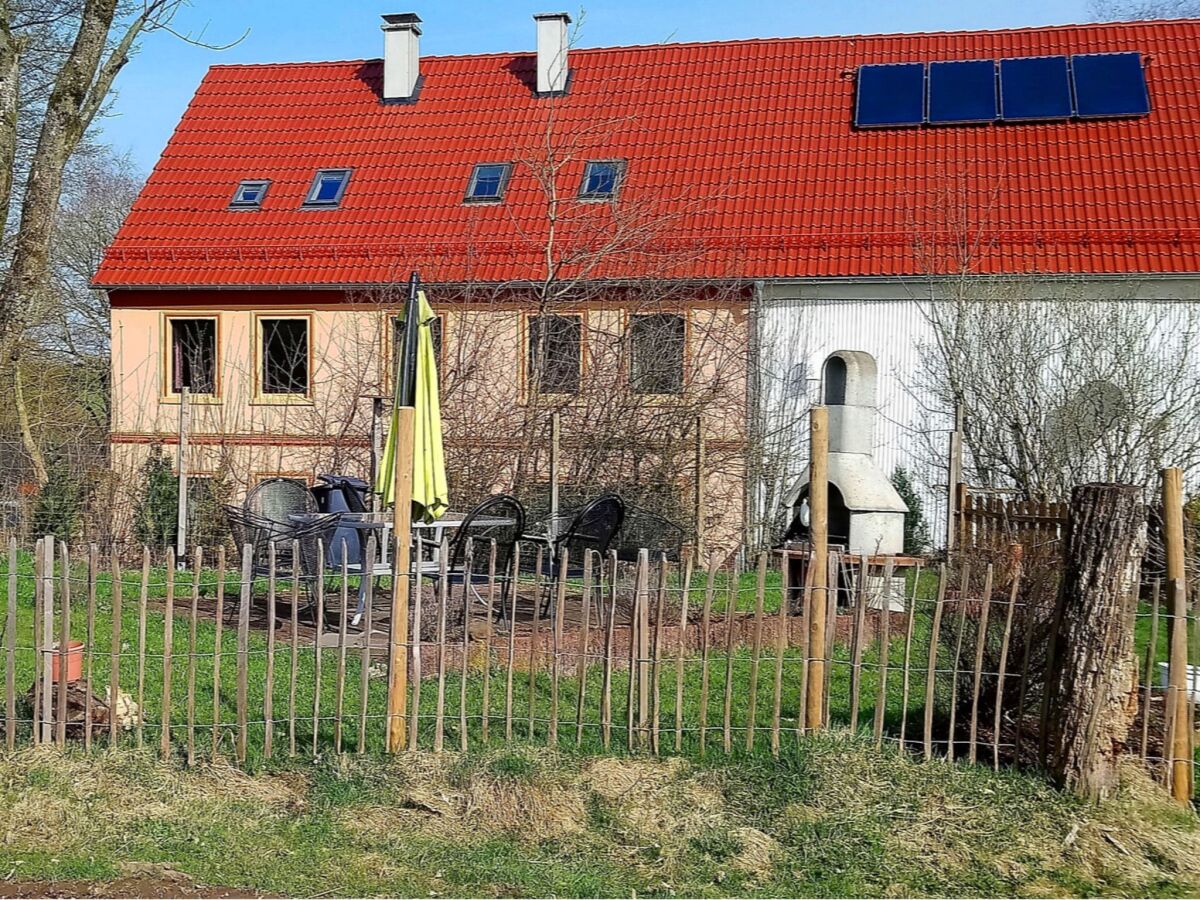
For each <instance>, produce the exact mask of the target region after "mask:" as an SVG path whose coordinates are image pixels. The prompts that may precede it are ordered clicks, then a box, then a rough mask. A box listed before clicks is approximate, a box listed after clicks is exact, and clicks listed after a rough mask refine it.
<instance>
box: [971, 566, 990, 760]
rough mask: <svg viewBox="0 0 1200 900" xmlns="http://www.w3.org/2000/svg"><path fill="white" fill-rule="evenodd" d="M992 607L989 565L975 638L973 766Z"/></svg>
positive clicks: (972, 720)
mask: <svg viewBox="0 0 1200 900" xmlns="http://www.w3.org/2000/svg"><path fill="white" fill-rule="evenodd" d="M991 605H992V564H991V563H988V567H987V572H986V573H985V575H984V578H983V605H982V606H981V608H980V610H979V625H978V629H977V631H976V638H975V672H974V677H973V679H972V682H971V747H970V750H969V754H970V761H971V763H972V764H974V763H975V760H976V751H977V743H978V737H979V688H980V685H981V683H982V681H983V651H984V648H985V647H986V645H987V626H988V611H989V609H990V608H991Z"/></svg>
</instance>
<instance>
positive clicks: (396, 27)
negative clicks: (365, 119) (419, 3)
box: [380, 13, 421, 101]
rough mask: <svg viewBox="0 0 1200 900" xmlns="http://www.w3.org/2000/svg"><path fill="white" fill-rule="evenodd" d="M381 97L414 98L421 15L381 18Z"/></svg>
mask: <svg viewBox="0 0 1200 900" xmlns="http://www.w3.org/2000/svg"><path fill="white" fill-rule="evenodd" d="M380 27H382V28H383V99H384V100H385V101H386V100H415V99H416V96H417V87H418V82H419V81H420V78H421V17H420V16H418V15H417V14H416V13H396V14H393V15H388V16H384V17H383V25H382V26H380Z"/></svg>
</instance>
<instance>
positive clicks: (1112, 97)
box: [1071, 53, 1150, 119]
mask: <svg viewBox="0 0 1200 900" xmlns="http://www.w3.org/2000/svg"><path fill="white" fill-rule="evenodd" d="M1071 77H1072V80H1073V81H1074V83H1075V108H1076V111H1077V112H1078V115H1079V116H1080V117H1081V118H1085V119H1089V118H1097V117H1101V116H1144V115H1146V114H1147V113H1149V112H1150V94H1149V93H1148V92H1147V90H1146V73H1145V72H1144V71H1143V70H1142V55H1141V54H1140V53H1088V54H1081V55H1079V56H1072V57H1071Z"/></svg>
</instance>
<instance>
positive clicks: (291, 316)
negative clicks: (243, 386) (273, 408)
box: [254, 312, 314, 405]
mask: <svg viewBox="0 0 1200 900" xmlns="http://www.w3.org/2000/svg"><path fill="white" fill-rule="evenodd" d="M281 319H286V320H293V321H303V322H304V323H305V329H306V345H307V346H306V347H305V350H306V351H307V361H306V366H307V369H308V373H307V374H308V377H307V379H306V382H307V383H306V384H305V386H304V387H305V389H304V393H302V394H301V393H291V394H282V393H267V392H266V391H264V390H263V388H264V384H263V381H264V379H265V375H266V372H265V371H264V370H263V367H264V365H265V363H266V356H265V354H264V350H265V349H266V347H265V345H264V338H265V336H266V334H265V331H264V329H263V323H264V322H267V321H278V320H281ZM313 375H314V372H313V316H312V313H283V312H280V313H255V314H254V402H255V403H259V404H282V405H288V404H298V405H308V404H311V403H312V400H313Z"/></svg>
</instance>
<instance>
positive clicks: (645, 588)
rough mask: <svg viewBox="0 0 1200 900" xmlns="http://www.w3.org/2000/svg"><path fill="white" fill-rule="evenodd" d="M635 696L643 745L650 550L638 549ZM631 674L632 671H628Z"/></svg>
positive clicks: (647, 684) (646, 713) (646, 724)
mask: <svg viewBox="0 0 1200 900" xmlns="http://www.w3.org/2000/svg"><path fill="white" fill-rule="evenodd" d="M636 589H637V590H638V592H639V593H640V595H641V596H640V597H639V599H638V601H637V614H638V618H637V627H636V629H635V632H636V633H637V657H638V664H637V678H638V685H637V698H638V735H639V737H638V741H639V743H640V744H642V745H643V746H644V745H645V744H646V742H647V739H648V738H649V736H650V552H649V551H648V550H647V549H646V548H644V547H643V548H642V549H641V550H639V551H638V578H637V588H636ZM630 674H631V675H632V673H630Z"/></svg>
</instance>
